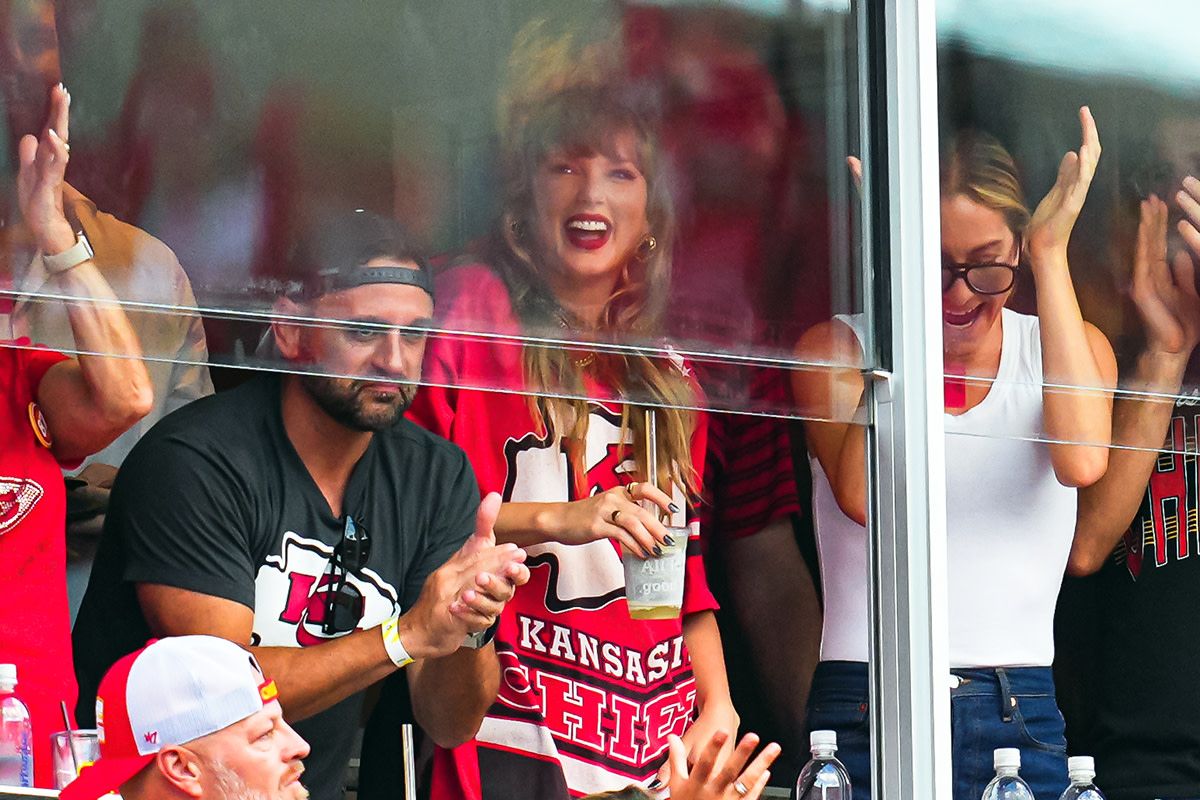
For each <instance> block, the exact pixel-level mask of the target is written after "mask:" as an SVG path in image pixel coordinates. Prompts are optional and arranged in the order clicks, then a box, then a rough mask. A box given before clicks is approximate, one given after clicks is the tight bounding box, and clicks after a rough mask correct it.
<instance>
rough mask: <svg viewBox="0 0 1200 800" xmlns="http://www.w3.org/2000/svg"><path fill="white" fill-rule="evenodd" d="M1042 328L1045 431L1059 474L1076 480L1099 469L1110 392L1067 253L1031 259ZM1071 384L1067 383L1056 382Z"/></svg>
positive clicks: (1107, 433)
mask: <svg viewBox="0 0 1200 800" xmlns="http://www.w3.org/2000/svg"><path fill="white" fill-rule="evenodd" d="M1034 275H1035V278H1036V283H1037V310H1038V322H1039V326H1040V328H1041V345H1042V374H1043V377H1044V380H1045V382H1046V384H1047V386H1046V388H1044V389H1043V390H1042V396H1043V406H1044V411H1043V413H1044V421H1045V423H1044V424H1045V433H1046V436H1047V438H1048V439H1050V440H1051V441H1055V442H1078V443H1082V444H1083V445H1086V446H1079V445H1073V444H1055V445H1051V459H1052V461H1053V462H1054V467H1055V472H1056V474H1058V477H1059V479H1060V480H1062V481H1063V482H1064V483H1067V484H1068V485H1073V486H1081V485H1088V484H1090V483H1093V482H1095V481H1096V480H1097V479H1098V478H1099V476H1100V475H1102V474H1103V473H1104V466H1105V464H1106V463H1107V457H1108V444H1109V442H1110V437H1111V436H1112V395H1111V393H1110V390H1109V388H1110V387H1108V386H1107V385H1106V381H1105V378H1104V374H1103V373H1102V372H1101V368H1100V365H1099V364H1098V363H1097V360H1096V356H1095V354H1094V353H1093V351H1092V345H1091V342H1090V341H1089V338H1088V334H1087V329H1086V327H1085V325H1084V322H1083V315H1082V314H1081V313H1080V311H1079V302H1078V300H1077V299H1076V297H1075V289H1074V287H1073V286H1072V283H1071V275H1070V272H1069V271H1068V268H1067V263H1066V256H1065V254H1064V255H1049V256H1045V257H1044V260H1043V263H1041V264H1038V263H1037V262H1036V260H1035V265H1034ZM1060 387H1071V388H1060Z"/></svg>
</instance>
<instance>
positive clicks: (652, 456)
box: [646, 408, 662, 519]
mask: <svg viewBox="0 0 1200 800" xmlns="http://www.w3.org/2000/svg"><path fill="white" fill-rule="evenodd" d="M657 422H658V417H657V416H656V415H655V413H654V409H653V408H647V409H646V480H647V481H649V483H650V485H651V486H653V487H654V488H655V489H658V488H661V487H660V486H659V485H658V428H657ZM646 510H648V511H653V512H654V513H655V518H656V519H661V518H662V509H660V508H659V507H658V504H657V503H654V502H653V501H649V500H648V501H646Z"/></svg>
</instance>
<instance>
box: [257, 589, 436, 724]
mask: <svg viewBox="0 0 1200 800" xmlns="http://www.w3.org/2000/svg"><path fill="white" fill-rule="evenodd" d="M397 633H398V635H399V638H400V642H401V644H402V645H403V646H404V649H405V651H406V652H407V653H408V655H409V656H410V657H411V658H413V659H414V660H415V661H416V662H418V663H419V664H421V665H424V664H440V663H442V662H444V661H447V660H450V659H453V658H454V657H455V655H456V654H451V655H450V656H445V657H439V655H440V654H441V653H444V652H445V649H439V645H438V643H436V642H431V641H430V640H429V637H428V636H427V635H426V631H425V630H424V629H423V628H422V627H421V625H420V623H419V622H417V621H415V619H414V612H410V613H407V614H403V615H401V617H400V620H399V622H398V625H397ZM252 649H253V650H254V652H255V654H256V655H257V656H258V658H259V661H260V663H261V664H262V666H263V670H264V671H265V672H266V673H267V674H268V675H270V676H271V677H272V678H273V679H274V680H275V681H276V683H277V684H278V685H279V694H280V696H281V702H282V703H283V707H284V711H285V712H286V713H287V717H288V719H289V720H292V721H296V720H301V719H304V718H305V717H310V716H312V715H313V714H316V713H318V712H320V711H324V710H325V709H327V708H329V707H330V706H332V705H334V704H335V703H338V702H340V701H341V700H344V699H345V698H347V697H349V696H350V695H352V694H355V693H356V692H359V691H362V690H363V689H365V688H367V687H368V686H370V685H371V684H373V683H375V682H376V681H378V680H381V679H382V678H386V677H387V676H388V675H390V674H391V673H392V672H394V671H395V670H396V665H395V664H394V663H393V662H392V659H391V656H389V655H388V652H387V649H386V648H385V647H384V644H383V632H382V631H381V629H380V626H378V625H376V626H375V627H373V628H368V629H366V630H357V631H354V632H353V633H350V634H348V635H346V636H342V637H339V638H337V639H331V640H329V641H326V642H322V643H321V644H317V645H312V646H309V647H256V648H252ZM407 668H408V669H414V668H415V669H420V666H418V665H417V663H414V664H410V665H409V666H408V667H407Z"/></svg>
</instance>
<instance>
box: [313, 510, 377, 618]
mask: <svg viewBox="0 0 1200 800" xmlns="http://www.w3.org/2000/svg"><path fill="white" fill-rule="evenodd" d="M370 558H371V534H370V533H369V532H368V531H367V529H366V527H365V526H364V525H363V524H362V523H361V522H356V521H355V519H354V517H352V516H350V515H349V514H347V515H346V517H345V520H344V521H343V525H342V539H341V541H340V542H338V544H337V546H336V547H334V548H333V557H332V558H330V560H329V570H330V573H329V585H328V586H327V587H326V588H325V619H324V620H323V621H322V622H321V632H322V633H324V634H325V635H327V636H330V635H333V634H337V633H348V632H349V631H352V630H354V629H355V628H356V627H357V626H358V621H359V620H360V619H362V615H363V610H364V609H363V596H362V593H361V592H359V591H358V589H356V588H354V586H353V585H352V584H350V583H347V582H346V576H347V575H348V574H350V573H354V572H358V571H359V570H361V569H362V568H363V567H365V566H366V565H367V561H368V560H369V559H370Z"/></svg>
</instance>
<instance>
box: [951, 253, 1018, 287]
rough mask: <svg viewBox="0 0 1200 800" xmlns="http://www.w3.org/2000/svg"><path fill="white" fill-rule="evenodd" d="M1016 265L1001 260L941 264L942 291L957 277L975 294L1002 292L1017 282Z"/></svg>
mask: <svg viewBox="0 0 1200 800" xmlns="http://www.w3.org/2000/svg"><path fill="white" fill-rule="evenodd" d="M1017 269H1018V267H1017V265H1016V264H1004V263H1002V262H998V261H997V262H990V261H989V262H985V263H982V264H942V293H943V294H944V293H946V292H948V291H950V287H951V286H953V285H954V282H955V281H956V280H958V279H959V278H962V279H963V283H965V284H967V288H968V289H970V290H971V291H972V292H974V293H975V294H1004V293H1005V292H1007V291H1008V290H1009V289H1011V288H1012V287H1013V284H1015V283H1016V282H1017Z"/></svg>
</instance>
